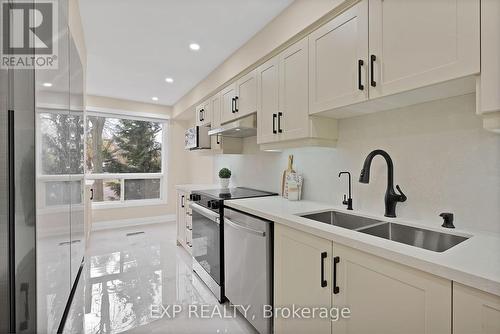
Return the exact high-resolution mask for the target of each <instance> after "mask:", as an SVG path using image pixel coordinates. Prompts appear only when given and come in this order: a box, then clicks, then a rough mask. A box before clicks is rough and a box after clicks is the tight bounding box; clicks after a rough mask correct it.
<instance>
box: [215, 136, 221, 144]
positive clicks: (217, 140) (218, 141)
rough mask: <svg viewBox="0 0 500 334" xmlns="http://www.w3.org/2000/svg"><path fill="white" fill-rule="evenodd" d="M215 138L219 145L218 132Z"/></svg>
mask: <svg viewBox="0 0 500 334" xmlns="http://www.w3.org/2000/svg"><path fill="white" fill-rule="evenodd" d="M215 140H216V141H217V145H220V139H219V134H217V135H216V136H215Z"/></svg>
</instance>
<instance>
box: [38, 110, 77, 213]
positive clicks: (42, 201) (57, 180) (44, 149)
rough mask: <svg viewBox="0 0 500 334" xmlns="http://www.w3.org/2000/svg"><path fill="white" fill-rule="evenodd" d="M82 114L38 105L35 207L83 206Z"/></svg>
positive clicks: (62, 208) (62, 207) (60, 210)
mask: <svg viewBox="0 0 500 334" xmlns="http://www.w3.org/2000/svg"><path fill="white" fill-rule="evenodd" d="M83 123H84V122H83V112H81V111H75V110H72V111H71V112H70V111H68V109H67V108H65V107H62V106H57V105H54V106H52V105H51V106H38V108H37V119H36V136H37V140H36V156H37V188H38V189H39V191H38V192H37V206H38V208H39V209H45V208H51V209H54V210H56V211H57V210H59V212H62V211H65V210H66V211H67V210H68V207H69V206H70V205H81V204H82V195H81V194H82V183H83V167H84V163H83V157H84V154H83V153H84V130H83Z"/></svg>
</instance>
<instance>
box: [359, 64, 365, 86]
mask: <svg viewBox="0 0 500 334" xmlns="http://www.w3.org/2000/svg"><path fill="white" fill-rule="evenodd" d="M364 64H365V62H364V61H363V59H359V60H358V89H359V90H364V89H365V86H364V85H363V83H362V82H361V68H362V67H363V65H364Z"/></svg>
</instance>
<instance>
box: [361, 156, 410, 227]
mask: <svg viewBox="0 0 500 334" xmlns="http://www.w3.org/2000/svg"><path fill="white" fill-rule="evenodd" d="M377 155H381V156H383V157H384V159H385V161H386V162H387V189H386V191H385V216H386V217H391V218H394V217H396V204H397V203H398V202H404V201H406V199H407V197H406V196H405V194H403V192H402V191H401V188H399V185H396V189H397V190H398V191H399V194H397V193H396V192H395V191H394V165H393V163H392V159H391V157H390V155H389V154H388V153H387V152H386V151H383V150H375V151H373V152H371V153H370V154H368V156H367V157H366V159H365V163H364V164H363V169H362V170H361V175H360V176H359V182H361V183H369V182H370V167H371V164H372V160H373V158H374V157H375V156H377Z"/></svg>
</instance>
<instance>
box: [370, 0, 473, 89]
mask: <svg viewBox="0 0 500 334" xmlns="http://www.w3.org/2000/svg"><path fill="white" fill-rule="evenodd" d="M479 2H480V1H479V0H439V1H432V4H431V3H429V2H428V1H401V0H370V1H369V45H370V51H369V57H370V58H369V61H370V66H372V67H373V68H372V69H371V71H373V76H371V77H370V98H375V97H381V96H386V95H391V94H395V93H399V92H403V91H407V90H411V89H415V88H420V87H424V86H428V85H432V84H436V83H440V82H444V81H447V80H452V79H457V78H460V77H464V76H468V75H472V74H475V73H479V71H480V6H479Z"/></svg>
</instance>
